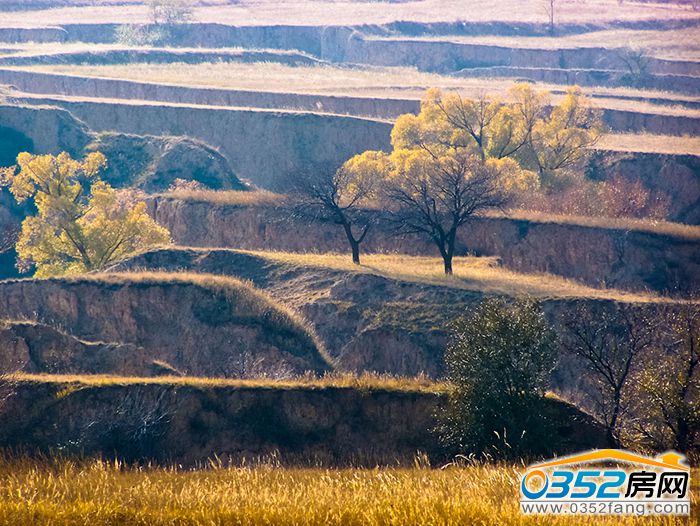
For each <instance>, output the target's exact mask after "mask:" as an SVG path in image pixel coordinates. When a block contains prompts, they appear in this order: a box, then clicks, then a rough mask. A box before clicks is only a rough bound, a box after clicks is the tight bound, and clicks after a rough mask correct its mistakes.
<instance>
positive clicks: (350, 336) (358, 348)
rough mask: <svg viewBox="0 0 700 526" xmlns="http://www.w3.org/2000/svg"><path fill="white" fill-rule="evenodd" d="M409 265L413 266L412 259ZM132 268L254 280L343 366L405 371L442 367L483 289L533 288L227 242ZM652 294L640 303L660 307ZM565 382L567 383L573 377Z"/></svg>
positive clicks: (553, 316)
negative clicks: (280, 254)
mask: <svg viewBox="0 0 700 526" xmlns="http://www.w3.org/2000/svg"><path fill="white" fill-rule="evenodd" d="M406 266H407V272H410V260H407V261H406ZM134 268H146V269H165V270H172V269H184V270H187V271H189V272H205V273H212V274H223V275H229V276H235V277H237V278H241V279H245V280H250V281H251V282H253V283H254V284H255V285H256V286H258V287H260V288H262V289H264V290H265V291H267V292H269V294H270V295H272V296H273V297H275V298H276V299H277V300H278V301H280V302H281V303H284V304H286V305H289V306H290V307H293V308H294V309H296V310H298V311H299V312H301V313H302V314H303V315H304V316H305V317H306V318H307V319H308V320H309V322H311V323H312V324H313V327H314V329H315V332H316V333H317V334H318V335H319V337H320V338H321V339H322V341H323V342H324V344H325V347H326V348H327V349H328V352H329V354H330V355H331V356H332V357H333V359H334V360H335V361H336V363H337V365H338V367H340V368H341V369H345V370H350V371H356V372H361V371H366V370H371V371H377V372H381V373H391V374H397V375H407V376H412V375H416V374H419V373H426V374H428V375H430V376H433V377H438V376H440V375H441V374H442V372H443V358H442V356H443V351H444V348H445V345H446V343H447V339H448V323H449V322H450V320H452V319H453V318H455V317H457V316H459V315H460V314H464V313H465V312H467V311H468V310H469V309H470V308H471V307H472V306H473V305H474V304H476V303H478V302H479V301H480V300H481V299H483V297H484V296H485V295H487V294H489V295H494V294H500V295H503V294H505V295H508V296H518V295H521V294H526V293H527V290H528V289H526V288H525V287H518V286H517V285H515V286H511V287H510V288H505V287H501V288H500V289H498V290H500V292H498V290H496V289H493V290H492V291H490V292H484V291H485V290H489V289H488V286H487V282H485V281H484V282H474V283H472V284H471V285H470V284H469V283H466V285H467V286H466V287H463V286H457V285H452V284H450V283H448V282H446V283H444V284H432V283H426V282H420V281H416V280H408V279H406V278H399V277H392V276H385V275H382V274H381V273H379V272H378V271H375V270H373V269H372V268H371V267H370V268H363V269H361V270H362V271H360V272H358V271H353V270H340V269H334V268H329V267H324V266H323V265H322V264H319V265H313V264H312V263H306V264H300V263H293V262H288V261H284V260H279V259H275V258H274V257H266V256H265V255H264V254H251V253H247V252H242V251H237V250H225V249H183V248H166V249H161V250H154V251H151V252H146V253H144V254H142V255H139V256H136V257H134V258H132V259H130V260H126V261H124V262H122V263H120V264H118V265H116V266H115V268H114V269H113V270H116V271H129V270H131V269H134ZM504 290H507V292H503V291H504ZM615 297H616V296H615V293H614V291H613V292H611V293H610V294H609V296H605V294H603V295H602V296H601V297H600V298H599V299H591V298H589V297H586V296H580V295H577V294H574V293H570V294H568V295H567V294H566V292H563V293H559V295H558V296H552V295H551V293H550V295H549V296H543V297H542V298H541V299H542V301H543V305H544V308H545V311H546V313H547V314H548V316H549V317H550V320H551V321H552V323H554V324H557V323H558V320H559V316H561V315H562V314H564V313H566V312H569V310H570V309H571V308H573V307H574V306H576V305H577V304H581V303H585V304H588V305H590V306H591V308H601V309H604V308H607V307H608V306H610V304H611V302H612V300H611V299H606V298H615ZM653 301H654V300H652V302H651V303H648V304H647V305H646V306H644V307H641V306H640V308H656V303H654V302H653ZM640 305H641V304H640ZM659 305H662V303H659ZM664 305H665V304H664ZM567 367H568V366H567ZM560 377H562V378H566V379H567V380H566V381H567V382H568V381H570V379H571V378H570V371H564V372H562V373H561V375H560ZM560 387H562V388H564V389H568V388H570V387H571V385H562V386H560Z"/></svg>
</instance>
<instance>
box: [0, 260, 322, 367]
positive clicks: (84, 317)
mask: <svg viewBox="0 0 700 526" xmlns="http://www.w3.org/2000/svg"><path fill="white" fill-rule="evenodd" d="M0 318H6V319H28V320H33V321H38V322H41V323H46V324H50V325H53V326H60V327H64V328H65V329H66V330H68V331H70V333H71V334H74V335H75V336H77V337H79V338H81V339H85V340H92V341H106V342H119V343H130V344H135V345H138V346H140V347H143V348H144V349H145V351H146V352H147V353H148V354H149V356H150V358H151V359H152V360H162V361H165V362H167V363H169V364H171V365H172V366H173V367H175V368H176V369H178V370H180V371H182V372H184V373H187V374H191V375H201V376H225V377H245V376H256V375H261V374H268V375H279V376H287V375H290V374H301V373H303V372H305V371H307V370H310V371H316V372H320V371H325V370H327V369H328V368H329V365H328V363H327V362H326V360H325V359H324V357H323V355H322V353H321V351H319V348H318V347H317V345H316V343H315V340H314V338H313V336H312V335H311V334H309V332H307V330H306V329H305V328H304V326H303V325H302V324H301V323H300V321H299V320H298V319H297V318H296V317H295V316H294V315H293V314H291V313H290V312H288V311H286V310H284V309H282V308H280V307H278V306H276V305H275V304H274V303H273V302H272V301H271V300H270V299H269V298H268V297H267V296H266V295H264V294H263V293H261V292H258V291H256V290H254V289H253V288H252V287H250V286H248V285H245V284H243V283H241V282H240V281H238V280H235V279H230V278H224V277H216V276H185V275H181V274H162V273H152V274H120V275H94V276H87V277H81V278H63V279H48V280H14V281H4V282H0Z"/></svg>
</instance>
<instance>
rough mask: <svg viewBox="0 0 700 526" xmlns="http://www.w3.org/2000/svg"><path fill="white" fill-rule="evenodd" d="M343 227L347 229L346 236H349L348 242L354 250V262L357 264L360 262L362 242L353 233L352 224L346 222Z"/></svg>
mask: <svg viewBox="0 0 700 526" xmlns="http://www.w3.org/2000/svg"><path fill="white" fill-rule="evenodd" d="M343 228H344V229H345V236H346V237H347V238H348V243H350V250H351V251H352V262H353V263H354V264H355V265H359V264H360V242H359V241H358V240H356V239H355V236H354V235H353V234H352V224H351V223H348V222H345V223H343Z"/></svg>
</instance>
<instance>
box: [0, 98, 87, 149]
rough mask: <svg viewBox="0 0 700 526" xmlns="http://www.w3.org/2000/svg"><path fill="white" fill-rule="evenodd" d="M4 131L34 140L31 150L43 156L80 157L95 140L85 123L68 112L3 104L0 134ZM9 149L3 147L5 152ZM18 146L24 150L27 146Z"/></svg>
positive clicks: (1, 105) (6, 146)
mask: <svg viewBox="0 0 700 526" xmlns="http://www.w3.org/2000/svg"><path fill="white" fill-rule="evenodd" d="M3 129H11V130H14V131H15V132H16V133H20V134H22V136H24V137H26V138H28V139H29V140H31V145H32V147H33V150H32V151H35V152H41V153H52V154H58V153H60V152H62V151H67V152H68V153H70V154H71V155H78V154H79V153H80V152H81V151H82V149H83V148H84V147H85V146H86V145H87V144H88V143H89V142H90V141H91V140H92V137H91V136H90V130H89V129H88V128H87V126H85V124H84V123H82V122H80V121H79V120H77V119H76V118H75V117H74V116H73V115H72V114H71V113H69V112H68V111H66V110H64V109H61V108H56V107H43V106H23V105H10V104H0V131H1V130H3ZM2 139H5V137H3V138H2ZM10 146H11V145H4V146H3V149H5V148H7V149H9V147H10ZM18 146H19V147H20V148H23V147H25V146H27V144H24V143H23V144H21V145H19V144H18ZM15 155H16V153H15Z"/></svg>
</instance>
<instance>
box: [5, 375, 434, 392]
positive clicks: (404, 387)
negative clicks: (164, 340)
mask: <svg viewBox="0 0 700 526" xmlns="http://www.w3.org/2000/svg"><path fill="white" fill-rule="evenodd" d="M6 378H7V379H8V380H10V381H14V382H24V383H47V382H48V383H54V384H66V385H67V386H71V387H80V386H86V387H87V386H89V387H110V386H116V385H119V386H125V385H173V386H187V387H201V388H207V387H234V388H262V389H299V388H301V389H325V388H351V389H358V390H382V391H404V392H428V393H439V392H444V391H446V390H447V389H448V387H447V385H446V384H443V383H440V382H435V381H434V380H431V379H430V378H428V377H421V376H418V377H410V378H408V377H398V376H390V375H382V374H376V373H371V372H365V373H362V374H360V375H356V374H351V373H329V374H326V375H324V376H322V377H315V376H313V375H309V376H302V377H298V378H295V379H294V380H274V379H269V378H257V379H237V378H207V377H200V376H156V377H150V376H149V377H140V376H113V375H87V374H80V375H78V374H51V375H49V374H25V373H17V374H13V375H9V376H7V377H6Z"/></svg>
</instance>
